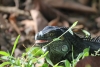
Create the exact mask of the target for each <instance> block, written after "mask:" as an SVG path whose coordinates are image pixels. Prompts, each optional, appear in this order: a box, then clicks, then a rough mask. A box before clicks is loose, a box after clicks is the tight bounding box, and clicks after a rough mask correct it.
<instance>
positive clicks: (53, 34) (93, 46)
mask: <svg viewBox="0 0 100 67" xmlns="http://www.w3.org/2000/svg"><path fill="white" fill-rule="evenodd" d="M67 29H68V28H64V27H57V26H47V27H45V28H44V29H43V30H42V31H40V32H39V33H37V34H36V36H35V42H36V44H38V45H39V46H41V47H43V46H45V45H47V44H48V43H49V42H51V41H52V40H53V39H54V38H57V37H59V36H60V35H61V34H63V33H64V32H65V31H66V30H67ZM60 39H61V40H58V41H54V42H53V43H51V44H50V45H48V46H46V48H45V50H46V51H49V55H48V56H49V58H50V59H51V61H52V62H53V63H54V64H56V63H57V62H59V61H61V60H64V59H68V60H69V61H72V55H71V54H72V46H73V51H74V52H73V54H74V58H76V57H77V55H78V54H79V53H81V52H82V51H83V50H84V49H85V48H88V47H90V53H93V52H94V51H96V50H98V49H99V48H100V38H99V37H98V38H95V39H86V40H85V38H80V37H79V36H77V35H76V34H75V33H74V34H73V35H72V34H71V33H69V32H67V33H66V34H65V35H63V36H62V37H61V38H60ZM93 40H94V41H93ZM96 41H98V42H96Z"/></svg>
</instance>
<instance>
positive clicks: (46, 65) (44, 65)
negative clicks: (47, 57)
mask: <svg viewBox="0 0 100 67" xmlns="http://www.w3.org/2000/svg"><path fill="white" fill-rule="evenodd" d="M41 67H49V65H48V64H47V63H44V64H43V65H42V66H41Z"/></svg>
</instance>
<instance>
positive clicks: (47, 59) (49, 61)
mask: <svg viewBox="0 0 100 67" xmlns="http://www.w3.org/2000/svg"><path fill="white" fill-rule="evenodd" d="M46 61H47V63H49V64H50V65H51V66H53V63H52V62H51V60H50V59H49V58H48V57H46Z"/></svg>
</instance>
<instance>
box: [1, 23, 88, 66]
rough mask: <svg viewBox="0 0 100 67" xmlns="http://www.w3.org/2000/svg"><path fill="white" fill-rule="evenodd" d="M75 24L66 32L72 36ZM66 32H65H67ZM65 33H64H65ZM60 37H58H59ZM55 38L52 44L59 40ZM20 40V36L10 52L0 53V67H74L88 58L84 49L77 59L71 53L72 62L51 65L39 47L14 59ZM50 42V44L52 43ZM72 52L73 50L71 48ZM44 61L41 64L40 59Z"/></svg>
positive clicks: (66, 61) (29, 49) (28, 49)
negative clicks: (44, 60)
mask: <svg viewBox="0 0 100 67" xmlns="http://www.w3.org/2000/svg"><path fill="white" fill-rule="evenodd" d="M76 24H77V22H75V23H74V24H73V25H72V26H71V27H70V28H69V29H68V30H67V31H69V32H70V33H71V34H72V35H73V32H72V31H71V29H72V28H73V27H74V26H75V25H76ZM67 31H66V32H67ZM66 32H65V33H66ZM65 33H63V34H62V35H61V36H63V35H64V34H65ZM85 34H86V33H85ZM61 36H60V37H61ZM60 37H58V38H55V39H54V40H53V41H52V42H54V41H56V40H59V38H60ZM19 38H20V35H19V36H18V37H17V38H16V40H15V42H14V46H13V49H12V52H11V53H10V52H5V51H0V55H1V57H0V61H2V64H0V67H36V65H37V64H41V63H42V64H41V66H40V67H49V65H51V66H52V67H75V65H76V63H77V62H78V61H79V60H80V59H81V58H84V57H86V56H89V48H86V49H84V50H83V52H82V53H80V54H79V55H78V56H77V58H73V56H74V55H73V53H72V59H73V60H72V62H71V63H70V62H69V61H68V60H67V59H66V60H62V61H60V62H58V63H57V64H55V65H54V64H53V63H52V62H51V60H50V59H49V58H47V57H46V55H47V54H48V53H49V52H48V51H47V52H43V51H42V49H41V48H39V47H29V48H26V52H24V53H22V56H21V57H17V58H16V57H14V56H13V54H14V51H15V49H16V46H17V43H18V40H19ZM52 42H50V43H52ZM50 43H48V44H47V45H50ZM47 45H46V46H47ZM72 51H73V48H72ZM73 52H74V51H73ZM42 58H44V59H46V61H47V62H44V63H43V62H41V61H40V59H42ZM59 63H64V65H63V66H61V65H60V66H59Z"/></svg>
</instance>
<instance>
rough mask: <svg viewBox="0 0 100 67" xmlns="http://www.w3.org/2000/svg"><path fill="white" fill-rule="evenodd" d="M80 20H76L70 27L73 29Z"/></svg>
mask: <svg viewBox="0 0 100 67" xmlns="http://www.w3.org/2000/svg"><path fill="white" fill-rule="evenodd" d="M77 23H78V21H76V22H74V23H73V25H72V26H71V27H70V28H71V29H72V28H73V27H75V26H76V25H77Z"/></svg>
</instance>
